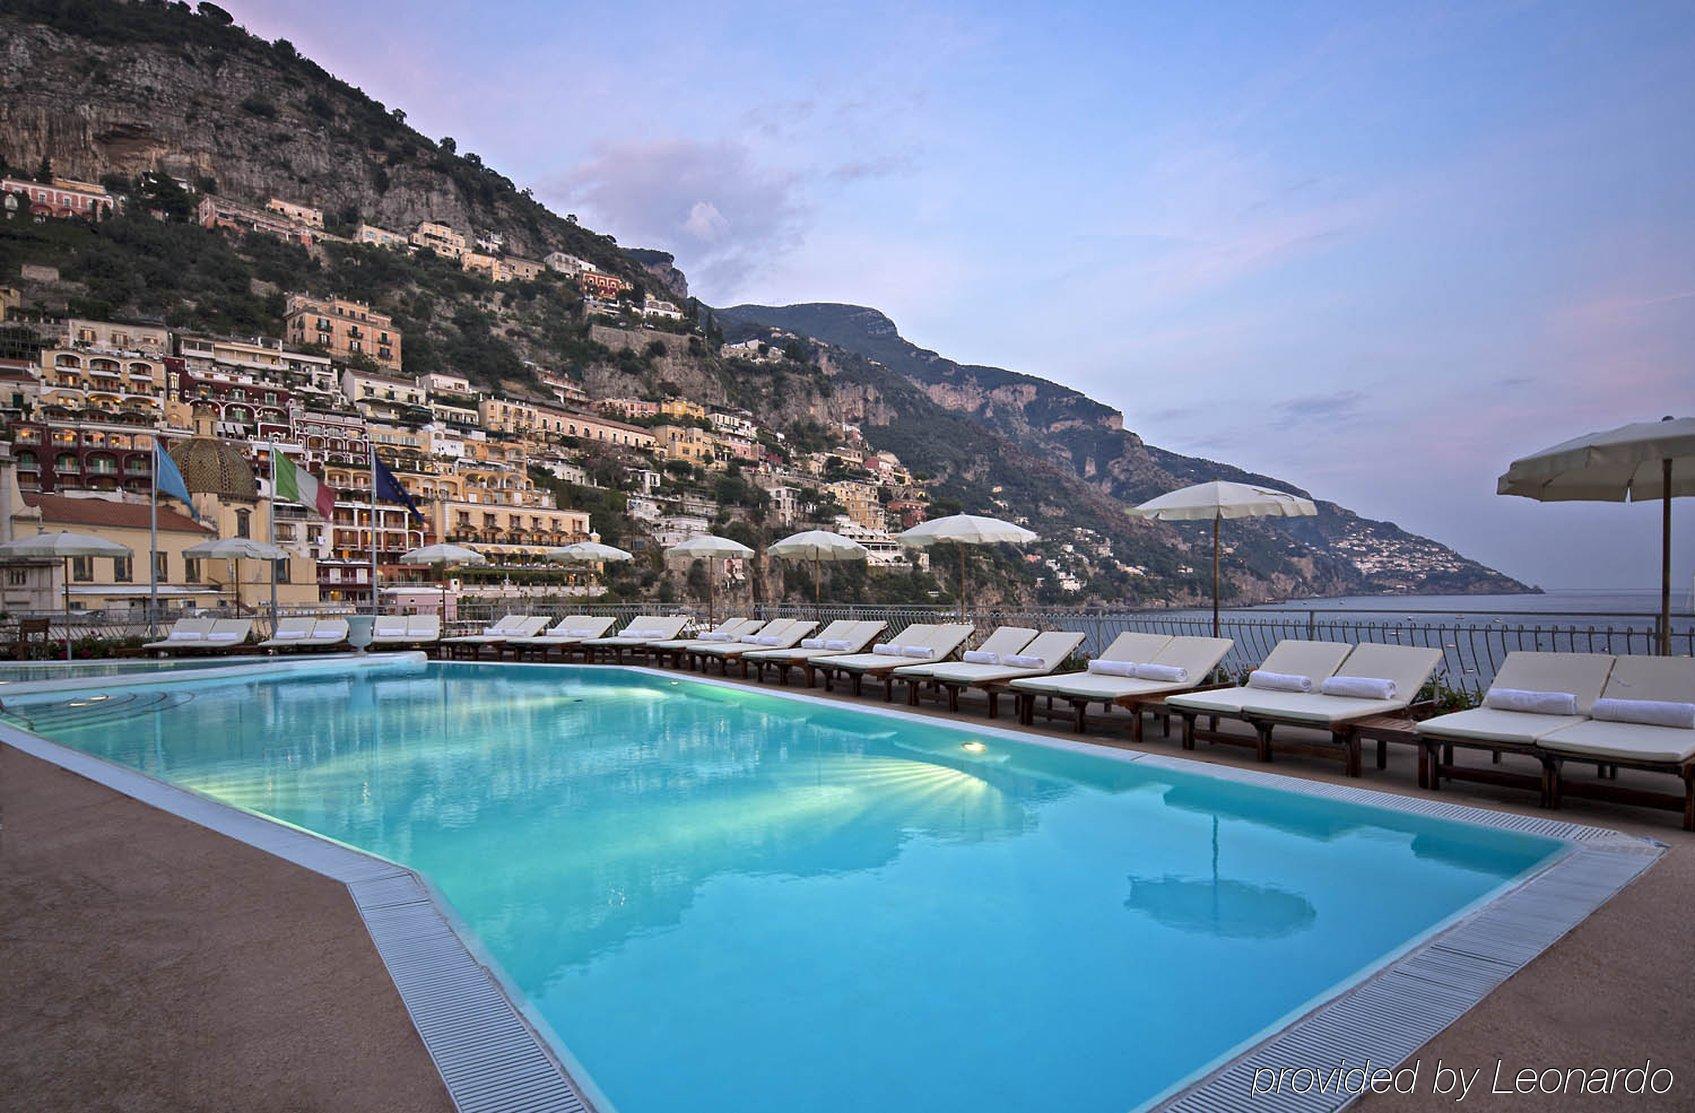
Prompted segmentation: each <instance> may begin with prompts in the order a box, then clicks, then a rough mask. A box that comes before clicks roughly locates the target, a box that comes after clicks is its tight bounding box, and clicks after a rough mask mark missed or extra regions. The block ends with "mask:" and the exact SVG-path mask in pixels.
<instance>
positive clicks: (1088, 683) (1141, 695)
mask: <svg viewBox="0 0 1695 1113" xmlns="http://www.w3.org/2000/svg"><path fill="white" fill-rule="evenodd" d="M1234 644H1235V643H1234V642H1233V641H1232V640H1231V639H1229V638H1206V637H1192V636H1189V635H1186V634H1185V635H1179V636H1177V637H1168V636H1166V635H1165V634H1142V633H1136V632H1134V631H1132V632H1130V633H1126V634H1120V635H1119V636H1118V637H1117V638H1115V639H1113V643H1112V644H1111V645H1109V646H1107V647H1106V649H1105V650H1104V651H1103V652H1102V653H1101V655H1100V656H1099V657H1097V658H1095V660H1096V661H1100V662H1103V665H1095V664H1091V665H1090V667H1089V671H1087V672H1072V673H1065V674H1063V675H1060V676H1031V677H1024V678H1022V679H1019V680H1014V681H1012V682H1010V683H1009V684H1008V685H1007V687H1008V688H1010V689H1011V690H1012V691H1013V692H1015V693H1016V694H1017V697H1018V700H1019V708H1018V711H1019V721H1020V722H1023V723H1032V722H1034V721H1035V717H1036V700H1037V699H1038V698H1045V699H1046V700H1047V701H1048V703H1049V706H1050V708H1051V706H1052V702H1053V701H1054V700H1056V699H1057V700H1064V701H1065V702H1066V703H1068V704H1070V705H1071V710H1072V714H1073V716H1074V718H1073V727H1074V729H1076V730H1077V731H1079V732H1081V731H1083V730H1084V729H1085V728H1086V727H1087V725H1088V718H1087V715H1088V708H1089V704H1091V703H1100V704H1103V705H1105V706H1106V707H1109V708H1111V707H1122V708H1124V709H1125V710H1127V711H1129V712H1130V713H1131V716H1132V718H1131V720H1130V738H1131V740H1132V741H1135V742H1140V741H1141V740H1142V713H1143V712H1144V711H1148V712H1152V713H1153V714H1155V715H1156V716H1160V717H1161V718H1162V719H1163V720H1164V722H1165V724H1166V726H1167V728H1168V729H1169V727H1170V724H1171V715H1170V713H1169V712H1168V711H1166V709H1165V707H1164V703H1165V700H1166V698H1167V697H1169V696H1174V695H1179V694H1182V693H1184V692H1194V691H1200V690H1202V689H1204V688H1206V687H1208V680H1207V678H1208V677H1209V676H1211V675H1212V674H1213V670H1215V669H1217V668H1218V664H1219V662H1220V661H1222V660H1224V655H1225V654H1226V653H1229V652H1230V647H1231V646H1232V645H1234ZM1136 665H1151V666H1155V667H1154V668H1153V669H1150V670H1148V671H1149V675H1148V676H1145V677H1144V676H1126V675H1123V673H1124V672H1125V671H1128V669H1127V667H1126V666H1130V667H1133V666H1136ZM1109 666H1110V667H1109ZM1172 670H1175V671H1172Z"/></svg>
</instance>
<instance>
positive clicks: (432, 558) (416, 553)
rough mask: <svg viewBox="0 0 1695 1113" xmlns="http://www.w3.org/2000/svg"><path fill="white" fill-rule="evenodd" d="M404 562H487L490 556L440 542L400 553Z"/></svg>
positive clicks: (461, 546)
mask: <svg viewBox="0 0 1695 1113" xmlns="http://www.w3.org/2000/svg"><path fill="white" fill-rule="evenodd" d="M400 563H402V564H487V563H488V557H486V556H484V555H483V554H481V553H479V552H477V550H475V549H467V548H466V547H465V546H463V545H450V544H448V543H446V542H438V543H436V544H434V545H424V546H422V547H420V548H417V549H410V550H408V551H406V552H404V553H401V554H400Z"/></svg>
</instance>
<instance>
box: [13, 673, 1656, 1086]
mask: <svg viewBox="0 0 1695 1113" xmlns="http://www.w3.org/2000/svg"><path fill="white" fill-rule="evenodd" d="M320 659H321V658H320ZM276 663H278V664H281V663H283V662H276ZM437 663H439V664H443V665H449V666H453V665H459V666H475V665H479V664H480V665H482V666H484V667H486V666H488V665H491V664H499V665H500V666H501V667H504V668H519V669H560V668H573V669H617V670H620V671H625V672H637V673H642V674H645V675H649V676H654V677H663V678H666V679H668V680H671V681H673V682H678V683H680V682H682V681H685V680H686V681H689V682H692V683H704V684H711V685H713V686H716V687H723V688H730V689H736V690H741V691H756V692H761V693H763V694H766V695H770V696H772V697H774V698H786V699H789V700H794V701H797V702H805V703H812V704H816V705H820V706H826V707H832V708H838V709H839V708H842V707H844V706H845V707H849V708H852V709H856V710H862V711H866V712H869V713H872V714H877V715H880V716H883V717H885V718H893V719H899V720H903V721H910V722H918V723H925V724H928V725H932V726H934V725H937V724H941V725H946V726H949V727H951V728H952V729H955V730H961V731H965V732H968V733H975V734H982V735H985V736H988V737H998V738H1002V739H1005V740H1007V741H1014V742H1019V743H1023V744H1025V745H1036V746H1043V747H1046V748H1049V749H1056V750H1064V751H1069V752H1073V753H1086V754H1093V755H1095V756H1097V757H1105V758H1108V759H1111V760H1116V761H1122V762H1126V763H1132V764H1140V763H1148V764H1149V767H1150V768H1157V769H1167V770H1170V771H1172V772H1178V773H1184V774H1187V775H1195V776H1206V777H1214V778H1217V779H1221V780H1228V781H1235V782H1237V783H1243V784H1254V785H1259V786H1263V787H1267V788H1274V789H1278V790H1281V791H1286V792H1295V793H1300V794H1302V795H1308V796H1319V797H1324V798H1328V799H1333V800H1338V801H1342V802H1346V803H1352V804H1358V805H1363V806H1367V807H1376V808H1382V809H1385V810H1388V811H1395V812H1402V813H1409V814H1416V815H1421V816H1428V817H1433V818H1438V819H1446V820H1451V821H1455V822H1461V823H1470V824H1474V825H1479V826H1484V827H1491V828H1496V829H1502V830H1510V831H1515V832H1520V833H1526V834H1533V835H1542V836H1545V837H1549V838H1554V839H1559V840H1562V841H1564V842H1565V843H1567V846H1568V849H1567V850H1566V852H1564V853H1562V854H1559V855H1557V856H1556V857H1555V858H1554V859H1553V860H1552V861H1551V862H1549V863H1547V864H1546V865H1545V866H1544V867H1542V868H1541V869H1539V870H1537V871H1536V872H1534V873H1533V874H1531V875H1530V876H1529V877H1526V878H1522V879H1520V880H1519V881H1518V883H1516V884H1514V885H1513V886H1512V887H1510V888H1509V889H1507V890H1506V891H1505V892H1501V893H1498V894H1496V895H1495V896H1494V897H1492V898H1490V899H1488V900H1486V901H1485V902H1484V903H1482V904H1480V905H1477V906H1474V907H1472V908H1470V909H1468V910H1466V911H1464V912H1462V913H1460V914H1459V916H1458V917H1457V919H1455V920H1453V921H1451V922H1449V923H1447V924H1445V925H1443V926H1441V927H1439V928H1437V929H1436V930H1435V931H1434V932H1433V933H1432V934H1430V935H1428V936H1426V937H1423V938H1421V939H1419V940H1416V941H1414V942H1413V943H1412V944H1411V945H1410V946H1409V947H1408V949H1407V950H1405V951H1404V952H1403V953H1401V954H1399V955H1398V956H1396V957H1394V958H1391V959H1390V960H1389V961H1387V962H1386V963H1384V964H1383V965H1381V966H1379V967H1377V968H1376V969H1375V970H1372V971H1370V972H1369V973H1367V974H1365V975H1363V976H1362V977H1361V978H1360V979H1359V980H1357V981H1354V982H1351V983H1348V984H1345V985H1343V986H1342V987H1340V988H1339V989H1338V990H1337V991H1336V992H1334V993H1332V994H1330V995H1329V996H1327V997H1325V998H1324V999H1323V1000H1320V1001H1318V1002H1316V1003H1314V1004H1312V1005H1311V1006H1310V1007H1309V1008H1308V1009H1307V1011H1306V1012H1304V1013H1303V1014H1302V1015H1300V1016H1298V1017H1297V1018H1295V1019H1294V1020H1292V1021H1289V1022H1287V1023H1284V1024H1282V1025H1281V1026H1279V1027H1278V1028H1277V1029H1276V1030H1275V1031H1273V1032H1271V1033H1269V1034H1268V1035H1265V1036H1264V1037H1263V1038H1260V1039H1258V1040H1257V1041H1256V1042H1254V1043H1252V1045H1251V1046H1248V1047H1246V1048H1244V1049H1239V1050H1237V1051H1236V1052H1234V1053H1228V1052H1227V1053H1226V1054H1227V1055H1229V1056H1230V1057H1229V1058H1227V1059H1226V1060H1225V1061H1224V1062H1222V1063H1215V1064H1213V1065H1210V1066H1207V1067H1203V1068H1201V1069H1200V1070H1199V1071H1198V1072H1197V1073H1196V1074H1195V1075H1191V1076H1189V1077H1188V1078H1186V1079H1183V1080H1180V1081H1178V1082H1177V1083H1174V1084H1173V1086H1172V1087H1171V1088H1170V1089H1168V1090H1166V1091H1165V1092H1163V1093H1161V1094H1160V1095H1157V1096H1155V1097H1154V1098H1152V1099H1150V1100H1149V1101H1148V1102H1146V1103H1144V1104H1143V1106H1141V1108H1148V1109H1157V1110H1160V1111H1162V1113H1164V1111H1167V1110H1170V1111H1181V1113H1201V1111H1217V1110H1236V1109H1240V1110H1249V1109H1253V1110H1263V1109H1265V1108H1267V1107H1268V1105H1274V1106H1275V1107H1276V1108H1277V1109H1279V1110H1285V1109H1286V1110H1291V1111H1298V1113H1307V1111H1313V1113H1318V1111H1324V1110H1335V1109H1340V1108H1343V1107H1344V1106H1346V1105H1348V1104H1350V1103H1351V1102H1352V1101H1354V1100H1356V1099H1357V1098H1358V1097H1360V1096H1361V1094H1362V1093H1363V1092H1364V1091H1354V1092H1344V1090H1343V1089H1341V1088H1338V1089H1337V1090H1335V1091H1332V1090H1331V1089H1330V1087H1329V1086H1323V1087H1320V1086H1318V1085H1311V1086H1309V1087H1308V1088H1307V1089H1306V1090H1305V1091H1304V1092H1294V1091H1291V1092H1287V1093H1285V1092H1281V1091H1280V1092H1279V1093H1278V1094H1277V1095H1276V1096H1275V1099H1274V1100H1273V1101H1271V1102H1269V1103H1268V1101H1267V1099H1266V1097H1265V1095H1263V1094H1255V1093H1254V1092H1253V1084H1254V1082H1255V1080H1256V1079H1257V1078H1259V1077H1261V1076H1262V1075H1263V1074H1264V1072H1266V1071H1272V1072H1283V1075H1284V1076H1285V1077H1286V1076H1287V1074H1288V1072H1289V1071H1290V1070H1292V1069H1303V1070H1310V1071H1313V1072H1315V1074H1314V1077H1315V1078H1317V1079H1319V1080H1322V1078H1323V1077H1324V1074H1323V1072H1330V1071H1334V1070H1336V1069H1337V1068H1339V1067H1347V1068H1359V1067H1361V1066H1363V1065H1364V1064H1366V1063H1368V1062H1369V1063H1370V1064H1371V1066H1372V1067H1373V1068H1389V1069H1393V1068H1394V1067H1397V1066H1399V1065H1400V1064H1402V1063H1403V1062H1404V1061H1405V1060H1406V1058H1407V1057H1408V1056H1410V1055H1411V1054H1412V1053H1413V1052H1415V1051H1416V1050H1417V1049H1418V1048H1420V1047H1422V1046H1424V1045H1425V1044H1426V1043H1428V1042H1429V1041H1430V1040H1431V1039H1433V1038H1434V1037H1435V1036H1436V1035H1438V1034H1439V1033H1440V1032H1441V1031H1442V1030H1443V1029H1445V1028H1447V1027H1448V1026H1449V1025H1450V1024H1452V1023H1453V1022H1454V1021H1456V1020H1458V1019H1459V1018H1460V1017H1461V1016H1462V1015H1464V1014H1465V1013H1466V1012H1467V1011H1469V1010H1470V1009H1471V1008H1472V1007H1473V1006H1475V1005H1476V1004H1478V1003H1479V1002H1481V1001H1482V1000H1483V999H1484V998H1485V997H1487V996H1488V995H1489V993H1491V992H1492V991H1493V990H1494V989H1495V988H1496V987H1497V986H1499V985H1500V984H1501V983H1502V982H1504V981H1506V980H1507V979H1508V978H1510V977H1511V976H1512V975H1513V974H1515V973H1517V972H1518V971H1519V970H1520V969H1522V968H1523V967H1524V966H1526V965H1528V964H1529V963H1530V962H1531V961H1533V960H1534V959H1535V958H1536V957H1538V956H1539V955H1541V954H1542V953H1543V952H1544V951H1546V950H1547V949H1548V948H1549V947H1551V946H1552V945H1553V944H1554V943H1555V942H1557V941H1558V940H1559V939H1560V938H1561V937H1563V936H1564V935H1565V934H1566V933H1567V932H1569V931H1571V930H1572V929H1573V928H1575V927H1576V926H1577V925H1578V924H1580V923H1582V922H1583V921H1584V920H1585V919H1587V918H1588V917H1589V915H1590V914H1592V913H1593V912H1594V911H1595V910H1597V909H1598V908H1600V907H1601V906H1602V905H1603V904H1605V903H1606V902H1607V901H1608V900H1610V899H1611V898H1612V896H1613V895H1614V894H1616V893H1618V892H1619V891H1620V890H1622V889H1623V888H1624V887H1625V886H1627V885H1629V884H1630V883H1631V882H1632V881H1634V880H1635V879H1636V878H1637V877H1639V876H1640V875H1641V874H1642V873H1643V872H1644V871H1646V870H1647V869H1648V868H1649V867H1650V866H1652V865H1653V864H1654V863H1655V862H1656V861H1658V859H1659V858H1660V856H1661V855H1662V854H1663V853H1664V852H1665V849H1666V847H1665V844H1663V843H1660V842H1657V841H1656V840H1653V839H1648V838H1639V837H1635V836H1630V835H1625V834H1623V833H1621V832H1618V831H1615V830H1612V829H1610V828H1604V827H1595V826H1592V825H1588V824H1581V823H1571V822H1567V821H1564V820H1556V819H1550V818H1546V817H1542V816H1526V815H1519V814H1517V813H1513V812H1506V811H1495V810H1491V809H1487V808H1479V807H1474V806H1471V805H1466V804H1456V803H1450V802H1448V801H1445V800H1440V799H1429V800H1425V799H1421V798H1418V797H1412V796H1406V795H1402V794H1399V793H1391V792H1384V791H1381V790H1378V789H1369V788H1363V787H1356V786H1353V785H1341V784H1332V783H1329V782H1322V781H1313V780H1309V779H1307V778H1303V777H1298V776H1291V775H1289V774H1283V773H1275V772H1271V771H1267V770H1258V769H1244V768H1240V767H1236V766H1229V765H1217V764H1213V763H1210V762H1204V761H1198V760H1195V759H1192V758H1183V757H1177V756H1174V755H1167V754H1157V753H1151V752H1147V751H1142V750H1126V749H1121V748H1119V747H1115V746H1108V745H1102V744H1099V743H1094V742H1088V741H1080V740H1074V739H1067V738H1058V737H1052V736H1048V735H1043V734H1038V733H1035V732H1027V731H1022V730H1015V729H1010V728H1007V727H1002V726H998V725H990V724H979V723H963V722H961V721H958V720H954V719H948V718H942V717H939V716H936V715H932V714H928V713H925V712H923V711H916V712H915V711H907V710H903V709H901V708H898V707H885V706H881V705H879V704H876V703H869V704H868V703H865V702H863V701H853V702H848V701H844V700H840V699H833V698H829V697H825V696H820V695H815V694H812V693H808V692H796V691H792V690H781V689H776V690H774V689H770V688H766V687H754V686H751V685H747V684H741V683H737V682H736V681H734V680H726V679H718V678H713V677H709V676H704V675H701V674H698V673H677V672H674V671H668V670H665V669H659V668H653V667H649V666H644V665H613V664H586V665H585V664H554V663H539V662H489V661H484V662H471V661H461V662H451V661H449V662H437ZM184 671H185V672H187V671H200V672H204V673H209V672H213V671H216V672H219V673H223V674H224V675H226V676H228V675H230V670H228V669H227V668H226V669H218V670H184ZM239 671H241V672H243V673H246V674H247V675H252V672H250V671H249V670H239ZM253 671H257V670H253ZM277 671H278V672H281V673H287V672H292V671H295V670H293V669H278V670H277ZM87 679H88V680H89V681H90V682H92V683H90V684H88V685H85V687H98V686H100V683H102V682H104V681H106V680H107V679H108V678H105V677H89V678H87ZM149 679H150V680H151V681H152V682H153V683H155V684H171V683H182V682H183V681H184V680H185V679H189V678H187V677H185V676H184V675H183V674H182V673H173V674H169V675H166V674H158V673H156V674H152V675H151V676H150V677H149ZM0 745H9V746H12V747H13V748H15V749H18V750H19V751H21V752H23V753H27V754H30V755H31V756H33V757H37V758H40V759H41V760H44V761H47V762H50V763H52V764H54V765H58V766H60V767H61V768H64V769H66V770H68V771H70V772H73V773H76V774H78V775H80V776H84V777H87V778H88V779H90V780H93V781H95V782H97V783H99V784H102V785H104V786H106V787H108V788H110V789H112V790H114V791H116V792H119V793H122V794H123V795H126V796H130V797H132V798H134V799H137V800H139V801H141V802H143V803H146V804H149V805H151V806H153V807H157V808H160V809H161V810H164V811H166V812H169V813H171V814H172V815H176V816H178V817H179V818H182V819H186V820H188V821H190V822H192V823H196V824H198V825H200V826H202V827H205V828H207V829H208V830H211V831H215V832H217V833H219V834H223V835H225V836H227V837H230V838H234V839H237V840H238V841H241V842H244V843H246V844H248V845H249V846H253V847H255V848H256V849H259V850H263V851H266V852H267V853H270V854H273V855H275V856H277V857H279V858H282V859H284V860H285V861H289V862H292V863H294V864H295V865H297V866H300V867H302V868H304V869H308V870H311V871H312V872H314V873H318V874H320V875H322V876H325V877H329V878H332V879H334V880H337V881H340V882H341V883H342V884H343V885H345V886H346V887H347V889H348V893H349V895H350V896H351V898H352V899H353V902H354V905H355V907H356V908H357V910H358V911H359V914H360V916H361V918H362V919H363V920H364V923H365V926H366V930H367V931H368V932H369V933H370V935H371V939H372V943H373V944H374V945H375V947H376V949H377V953H378V955H379V956H380V957H381V958H382V960H383V963H384V965H385V967H386V968H387V969H388V971H389V975H390V977H391V978H392V980H393V982H394V985H395V989H396V990H397V992H398V993H399V994H400V998H401V1001H402V1003H403V1004H404V1005H405V1007H406V1010H407V1013H408V1015H409V1016H410V1017H411V1019H412V1022H413V1026H414V1028H416V1029H417V1031H418V1034H419V1037H420V1038H421V1039H422V1041H423V1043H424V1046H425V1049H426V1050H427V1051H428V1053H429V1055H430V1058H431V1060H432V1061H433V1062H434V1063H435V1065H436V1069H437V1071H438V1073H439V1074H440V1075H441V1078H442V1082H443V1083H444V1085H445V1086H446V1088H447V1091H448V1095H449V1097H450V1099H451V1100H452V1101H453V1103H454V1105H455V1107H456V1108H458V1109H459V1110H461V1111H464V1113H484V1111H488V1113H494V1111H496V1110H502V1109H510V1108H524V1109H526V1110H558V1111H561V1113H612V1107H611V1105H610V1103H609V1102H608V1101H607V1100H606V1099H605V1097H604V1096H603V1095H600V1094H599V1093H598V1092H596V1091H595V1089H594V1087H593V1085H592V1083H591V1082H589V1081H588V1075H587V1072H586V1071H585V1070H584V1069H583V1068H581V1067H580V1066H577V1065H576V1064H575V1060H574V1059H573V1058H572V1057H571V1055H570V1052H569V1050H568V1049H567V1048H566V1047H565V1046H564V1043H563V1041H562V1040H560V1039H559V1037H558V1036H557V1035H556V1034H554V1033H553V1032H552V1031H551V1030H549V1029H548V1028H547V1026H546V1025H545V1023H544V1022H542V1021H541V1020H539V1018H537V1017H535V1016H534V1015H533V1013H532V1012H531V1011H530V1010H529V1009H528V1008H527V1006H526V1005H525V1004H524V998H523V996H522V994H520V993H519V992H518V991H517V990H516V988H515V987H514V986H512V985H511V984H510V983H509V982H508V980H507V979H506V977H505V975H504V974H503V973H501V972H500V970H499V967H498V964H497V963H495V962H494V961H493V960H492V959H490V958H488V957H487V956H484V955H483V954H482V953H481V946H480V944H479V943H478V942H477V941H476V940H475V937H474V936H473V935H472V934H471V933H470V932H469V931H468V930H466V929H464V926H463V925H462V924H460V922H459V921H458V919H457V917H456V916H455V915H454V914H453V912H452V910H451V908H450V907H449V906H448V905H447V902H446V901H445V900H443V899H442V898H441V897H440V895H439V894H438V893H437V892H436V890H435V889H434V887H433V886H432V885H431V884H430V883H429V881H428V880H427V879H426V878H424V877H423V876H422V875H421V874H419V873H417V872H416V871H414V870H411V869H409V868H407V867H405V866H402V865H400V864H399V863H396V862H392V861H390V860H388V859H386V858H383V857H381V856H379V855H375V854H372V853H370V852H368V851H364V850H359V849H357V848H355V847H352V846H349V845H346V844H344V843H340V842H338V841H336V840H334V839H331V838H328V837H326V836H323V835H319V834H316V833H314V832H311V831H307V830H305V829H303V828H299V827H295V826H293V825H290V824H288V823H286V822H284V821H281V820H276V819H272V818H270V817H267V816H263V815H260V814H258V813H255V812H249V811H245V810H243V809H241V808H238V807H235V806H234V805H230V804H225V803H223V802H221V801H218V800H215V799H213V798H211V797H209V796H205V795H202V794H200V793H198V792H195V791H193V790H191V789H186V788H181V787H179V786H176V785H173V784H169V783H167V782H165V781H163V780H160V779H158V778H156V777H153V776H151V775H149V774H147V773H143V772H141V771H139V770H136V769H131V768H129V767H126V766H121V765H117V764H115V763H112V762H108V761H106V760H105V759H104V758H99V757H94V756H93V755H90V754H86V753H84V752H82V751H80V750H76V749H74V748H72V747H69V746H65V745H62V744H60V743H58V742H54V741H52V740H51V739H47V738H43V737H41V736H40V735H37V734H34V733H33V732H30V731H27V730H24V729H23V728H21V727H16V726H13V725H11V724H9V723H3V722H0ZM1361 1078H1362V1079H1364V1078H1366V1076H1365V1075H1363V1074H1362V1075H1361ZM1349 1081H1351V1080H1350V1079H1344V1082H1349Z"/></svg>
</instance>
